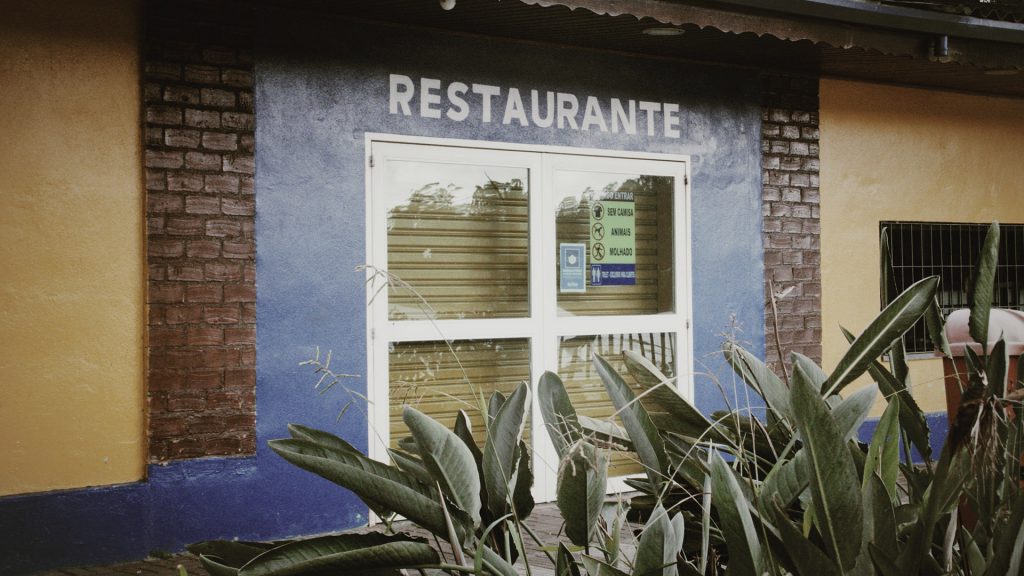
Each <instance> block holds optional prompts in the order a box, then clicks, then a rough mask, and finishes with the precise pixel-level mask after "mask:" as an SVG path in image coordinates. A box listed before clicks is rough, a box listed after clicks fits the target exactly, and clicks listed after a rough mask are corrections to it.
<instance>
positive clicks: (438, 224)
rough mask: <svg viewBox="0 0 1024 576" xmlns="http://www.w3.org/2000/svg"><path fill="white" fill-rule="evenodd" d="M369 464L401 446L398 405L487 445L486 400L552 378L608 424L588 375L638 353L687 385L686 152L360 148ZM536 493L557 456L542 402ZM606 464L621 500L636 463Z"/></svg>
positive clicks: (376, 144)
mask: <svg viewBox="0 0 1024 576" xmlns="http://www.w3.org/2000/svg"><path fill="white" fill-rule="evenodd" d="M367 140H368V141H367V151H368V158H367V166H368V177H367V246H368V248H367V263H368V267H367V279H368V284H367V286H368V288H367V298H368V307H369V315H368V326H367V342H368V350H367V352H368V358H369V361H368V364H369V371H368V380H367V381H368V398H369V400H370V410H369V425H370V455H371V456H372V457H375V458H378V459H381V460H386V459H387V453H386V448H387V447H396V446H397V445H398V441H399V440H400V439H401V438H402V437H404V436H407V433H406V430H405V427H404V426H403V425H402V421H401V413H402V408H403V407H404V406H405V405H412V406H416V407H417V408H418V409H420V410H421V411H423V412H425V413H427V414H429V415H431V416H433V417H434V418H436V419H438V420H440V421H441V422H442V423H444V424H445V425H448V426H451V425H453V423H454V419H455V416H456V414H457V412H458V411H459V410H464V411H466V413H467V414H468V415H469V417H470V420H471V422H472V423H473V429H474V434H475V435H476V437H477V439H478V440H480V441H482V440H483V437H484V432H483V419H482V415H481V414H482V413H481V407H482V403H485V402H486V400H487V398H488V397H489V396H490V395H491V393H493V392H494V391H499V392H502V393H504V394H506V395H507V394H509V393H510V392H511V391H512V390H513V389H514V388H515V387H516V386H517V385H518V384H519V382H521V381H524V380H525V381H527V382H529V383H530V384H531V388H532V387H533V386H534V385H535V384H536V382H537V379H538V378H539V377H540V375H541V374H542V373H543V372H544V371H545V370H550V371H553V372H556V373H558V374H559V375H560V376H561V377H562V379H563V381H564V382H565V385H566V388H567V390H568V392H569V395H570V397H571V398H572V400H573V403H574V405H575V407H576V410H577V411H578V412H579V413H580V414H584V415H587V416H591V417H594V418H610V417H611V416H612V414H613V412H614V408H613V407H612V404H611V401H610V399H609V398H608V396H607V394H606V393H605V392H604V387H603V385H602V384H601V381H600V379H599V378H598V377H597V374H596V372H595V371H594V369H593V366H592V364H591V361H590V359H591V355H592V354H593V353H599V354H602V355H604V356H605V357H607V358H608V359H609V360H611V361H612V362H613V363H615V364H617V365H619V366H621V361H620V360H619V359H620V357H621V352H622V351H623V350H627V349H628V350H634V351H636V352H638V353H641V354H643V355H644V356H646V357H647V358H648V359H650V360H651V361H653V362H655V364H656V365H658V366H659V367H661V368H662V370H663V371H664V372H665V373H666V374H669V375H672V376H675V377H677V384H678V386H679V389H680V391H681V392H683V393H684V394H686V395H690V394H691V392H692V390H691V388H692V380H691V374H692V370H691V368H690V366H691V364H690V363H691V351H690V335H689V322H688V319H689V317H690V267H689V266H690V265H689V223H688V213H689V190H688V162H687V159H686V158H682V157H674V156H658V155H638V154H629V153H613V152H604V151H579V150H576V149H563V148H552V147H518V146H509V145H499V144H494V143H481V142H466V141H449V140H432V139H404V140H403V141H396V137H394V136H386V135H370V136H368V137H367ZM532 405H533V411H532V414H531V416H530V418H531V422H530V426H529V428H528V431H527V442H528V444H529V446H530V447H531V449H532V451H533V454H532V456H533V471H534V475H535V488H534V492H535V494H534V496H535V498H536V499H538V500H539V501H547V500H552V499H554V495H555V494H554V490H555V478H556V471H557V465H558V462H557V457H556V455H555V452H554V449H553V447H552V445H551V443H550V440H549V439H548V438H547V434H546V433H545V432H544V430H543V423H542V419H541V415H540V413H539V410H538V408H537V406H538V403H537V402H533V404H532ZM634 460H635V458H631V455H629V454H619V455H616V456H615V457H614V458H613V465H612V470H611V474H610V475H611V476H613V477H617V478H619V480H613V481H612V482H611V483H610V484H611V486H610V488H611V489H612V490H619V489H622V488H623V487H624V485H623V484H622V483H621V477H623V476H625V475H628V474H632V473H636V472H638V471H639V470H640V469H639V467H638V465H637V464H636V462H635V461H634Z"/></svg>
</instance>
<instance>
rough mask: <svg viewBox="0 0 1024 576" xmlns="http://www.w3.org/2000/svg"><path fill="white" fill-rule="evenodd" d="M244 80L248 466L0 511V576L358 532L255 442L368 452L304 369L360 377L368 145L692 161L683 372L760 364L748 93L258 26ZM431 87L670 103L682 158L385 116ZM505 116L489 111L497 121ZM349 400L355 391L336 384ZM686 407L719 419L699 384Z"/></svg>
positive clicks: (642, 64) (721, 84) (197, 471)
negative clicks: (318, 364) (248, 205)
mask: <svg viewBox="0 0 1024 576" xmlns="http://www.w3.org/2000/svg"><path fill="white" fill-rule="evenodd" d="M262 20H263V22H264V23H265V24H264V25H265V30H263V31H262V32H261V36H260V38H261V42H262V43H263V45H262V47H261V49H260V51H259V53H258V55H257V66H256V84H257V86H256V112H257V133H256V148H257V159H256V162H257V166H256V171H257V177H256V201H257V226H256V234H257V242H256V244H257V291H258V302H257V384H256V385H257V394H256V398H257V445H258V452H257V454H256V456H254V457H250V458H234V459H225V458H217V459H204V460H195V461H185V462H174V463H171V464H169V465H167V466H151V467H150V468H149V471H148V480H147V481H146V482H142V483H137V484H131V485H125V486H113V487H104V488H96V489H84V490H73V491H67V492H61V493H52V494H38V495H28V496H20V497H11V498H4V499H0V542H2V543H0V551H2V552H3V553H2V554H0V573H4V574H8V573H23V572H28V571H32V570H41V569H45V568H48V567H53V566H61V565H68V564H90V563H102V562H110V561H115V560H124V559H131V558H139V557H142V556H143V555H145V554H146V553H148V552H150V551H152V550H179V549H181V548H182V546H183V545H184V544H187V543H189V542H194V541H197V540H201V539H207V538H215V537H239V538H245V539H269V538H280V537H285V536H291V535H297V534H309V533H315V532H323V531H329V530H337V529H342V528H347V527H351V526H354V525H358V524H361V523H363V522H365V520H366V516H365V514H366V511H365V508H364V507H363V506H362V505H361V504H360V502H359V501H358V500H357V499H356V498H355V497H353V496H352V495H351V494H349V493H347V492H346V491H344V490H342V489H340V488H337V487H335V486H333V485H331V484H329V483H327V482H326V481H323V480H321V479H319V478H317V477H315V476H313V475H311V474H308V473H305V472H302V471H301V470H298V469H297V468H293V467H291V466H290V465H288V464H286V463H285V462H284V461H283V460H281V459H280V458H278V457H277V456H275V455H274V454H272V453H271V452H270V451H269V450H268V449H267V448H266V441H267V440H269V439H272V438H276V437H281V436H283V435H286V434H287V432H286V425H287V424H288V423H289V422H302V423H305V424H309V425H313V426H317V427H322V428H325V429H328V430H332V431H334V432H335V433H338V434H340V435H342V436H344V437H346V438H348V439H349V440H350V441H351V442H353V443H354V444H355V445H356V446H359V447H362V448H365V446H366V440H367V430H366V420H365V416H364V414H363V412H362V411H361V410H360V409H358V408H352V409H349V410H348V411H347V412H346V413H345V415H344V417H343V418H341V419H340V420H337V415H338V413H339V411H340V410H341V409H342V406H343V405H344V404H345V403H346V402H347V400H348V397H347V396H346V395H344V394H341V393H339V392H337V391H334V392H331V393H328V394H325V395H319V394H318V393H317V392H316V391H315V390H314V389H313V384H314V377H313V375H312V373H311V371H310V370H309V369H308V367H306V368H303V367H299V366H298V363H299V362H300V361H302V360H304V359H307V358H308V357H310V355H311V354H312V352H313V349H314V347H315V346H320V347H321V348H322V349H324V350H327V349H331V350H333V351H334V362H333V364H332V366H333V367H334V368H335V369H336V370H339V371H342V372H354V373H365V371H366V354H365V351H366V342H365V322H366V307H365V291H364V290H365V289H364V286H363V277H362V275H361V274H357V273H356V272H354V269H355V267H356V266H357V265H359V264H362V263H363V262H364V261H365V253H366V250H365V248H366V247H365V245H364V237H365V230H364V223H365V214H364V202H365V198H364V168H363V159H364V150H363V146H364V133H365V132H368V131H370V132H387V133H395V134H408V135H421V136H433V137H450V138H463V139H472V140H494V141H501V142H517V143H524V144H548V145H560V146H584V147H588V148H603V149H609V150H635V151H646V152H661V153H672V154H687V155H690V156H691V157H692V161H693V165H692V182H691V184H692V190H693V195H692V235H693V237H692V243H693V266H692V270H693V311H694V334H695V343H694V349H695V355H694V357H695V368H696V369H697V370H698V371H700V372H705V373H707V374H711V375H715V376H716V377H717V378H719V379H720V381H721V384H722V385H723V388H724V389H725V390H730V391H731V390H732V389H733V387H732V382H733V380H732V375H731V371H729V370H727V369H726V368H725V367H724V366H723V364H722V362H721V360H720V359H719V356H720V354H719V353H718V350H719V347H720V345H721V341H722V338H723V336H722V334H723V333H725V332H727V331H729V330H730V326H733V325H735V326H738V327H739V328H740V329H741V332H739V333H738V334H737V336H738V338H739V339H740V340H741V341H745V342H746V344H747V345H748V347H749V348H750V349H751V350H753V351H754V352H756V353H758V354H759V355H760V354H762V353H763V348H764V343H763V336H762V331H763V328H762V327H763V325H764V321H763V312H762V310H763V300H762V298H763V288H762V282H763V269H762V259H761V254H762V246H761V235H760V230H761V200H760V139H759V134H760V108H759V99H760V97H759V93H758V82H757V78H756V76H755V74H754V73H752V72H743V71H732V70H722V69H714V68H699V67H694V66H689V65H684V64H680V63H675V62H669V61H664V60H650V59H636V58H629V57H626V56H621V55H614V54H607V53H593V52H587V51H583V50H574V49H561V48H553V47H541V46H536V45H529V44H516V43H504V42H496V41H489V40H484V39H481V38H473V37H456V36H441V35H432V34H428V33H425V32H423V31H411V30H405V29H392V28H372V27H367V26H359V27H357V28H353V27H348V26H345V25H343V24H338V23H335V22H325V21H322V20H320V19H318V18H317V17H315V16H311V17H296V16H291V15H281V14H269V15H266V17H265V18H262ZM390 73H399V74H406V75H409V76H413V77H420V76H427V77H431V78H439V79H442V81H444V82H449V81H454V80H461V81H464V82H467V83H471V82H478V83H487V84H494V85H499V86H503V87H512V86H515V87H518V88H520V89H538V90H554V91H560V92H571V93H575V94H576V95H577V96H586V95H593V96H597V97H599V98H601V99H602V101H605V102H606V101H607V99H608V98H611V97H617V98H621V99H630V98H632V99H637V100H641V99H642V100H650V101H658V102H677V103H679V104H681V106H682V112H681V114H680V117H681V119H682V123H681V132H682V137H681V138H680V139H670V138H664V137H661V136H656V137H648V136H626V135H614V134H600V133H593V132H575V131H568V130H561V131H560V130H552V129H541V128H536V127H530V128H523V127H508V126H502V125H501V124H498V123H494V124H485V123H482V122H480V121H479V118H478V117H474V116H471V117H470V119H469V120H467V121H465V122H462V123H454V122H451V121H446V120H432V119H423V118H418V117H404V116H394V115H389V114H388V113H387V108H386V105H387V90H388V75H389V74H390ZM498 109H499V110H501V109H502V106H499V107H498ZM346 384H347V385H348V386H350V387H352V388H353V389H354V390H357V391H360V392H363V391H365V389H366V382H365V381H363V380H361V379H358V378H357V379H352V380H349V381H346ZM696 387H697V402H698V404H699V405H700V406H701V407H702V408H704V409H706V410H712V409H717V408H721V407H722V406H723V400H722V393H721V392H720V390H719V387H718V386H716V385H714V384H712V382H711V380H710V379H709V377H708V376H698V378H697V379H696Z"/></svg>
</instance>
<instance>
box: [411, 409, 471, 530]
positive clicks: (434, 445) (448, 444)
mask: <svg viewBox="0 0 1024 576" xmlns="http://www.w3.org/2000/svg"><path fill="white" fill-rule="evenodd" d="M402 420H403V421H404V422H405V425H406V426H407V427H408V428H409V431H410V432H412V437H413V438H415V439H416V444H417V445H418V446H419V447H420V457H421V458H422V459H423V466H424V467H425V468H426V469H427V471H428V472H430V476H431V477H432V478H433V479H434V481H436V482H437V483H438V484H439V485H440V486H441V491H442V492H444V494H445V495H446V496H448V499H449V500H450V501H451V502H453V503H455V505H456V506H458V507H459V509H461V510H462V511H463V512H465V513H466V514H469V517H470V518H471V519H472V521H473V526H479V525H480V475H479V472H478V471H477V468H476V460H474V459H473V453H472V452H470V451H469V448H468V447H466V444H465V443H464V442H463V441H462V440H460V439H459V437H458V436H456V435H455V433H454V432H452V431H451V430H449V429H448V428H447V427H445V426H444V425H442V424H441V423H440V422H438V421H437V420H434V419H433V418H431V417H430V416H427V415H426V414H424V413H423V412H420V411H419V410H417V409H415V408H413V407H412V406H406V407H405V410H403V411H402Z"/></svg>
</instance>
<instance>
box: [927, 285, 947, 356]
mask: <svg viewBox="0 0 1024 576" xmlns="http://www.w3.org/2000/svg"><path fill="white" fill-rule="evenodd" d="M924 321H925V327H926V328H927V329H928V337H929V338H931V341H932V346H933V347H935V349H936V350H938V351H940V352H942V354H943V355H945V356H946V358H951V357H952V356H953V350H952V349H951V348H950V347H949V339H948V338H946V330H945V326H946V321H945V319H943V317H942V307H941V306H939V299H938V298H934V299H932V303H931V306H929V307H928V311H927V312H925V314H924Z"/></svg>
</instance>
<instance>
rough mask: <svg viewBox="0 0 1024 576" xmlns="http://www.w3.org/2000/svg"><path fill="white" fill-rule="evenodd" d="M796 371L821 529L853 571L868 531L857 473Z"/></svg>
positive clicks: (795, 400) (797, 404) (795, 393)
mask: <svg viewBox="0 0 1024 576" xmlns="http://www.w3.org/2000/svg"><path fill="white" fill-rule="evenodd" d="M889 342H892V340H889ZM794 368H795V370H794V374H793V390H792V396H791V402H792V405H793V414H794V416H796V418H797V429H798V430H799V431H800V433H801V436H802V438H803V441H804V447H803V452H805V453H806V454H807V456H806V460H805V470H806V474H807V477H808V480H809V481H810V487H811V496H812V499H813V501H814V509H815V514H816V518H817V525H818V528H819V530H820V532H821V534H822V538H823V540H824V541H825V544H826V546H827V547H828V550H829V551H830V555H831V556H832V558H833V559H835V560H836V563H837V564H838V565H839V566H840V567H841V568H842V569H843V570H849V569H852V568H853V566H854V564H855V563H856V560H857V555H858V554H859V552H860V548H861V541H862V530H863V510H862V508H861V497H860V481H859V478H858V477H857V469H856V466H855V465H854V463H853V460H852V459H851V457H850V453H849V451H848V450H847V449H846V439H845V437H844V434H843V432H842V431H840V429H839V427H838V426H837V424H836V421H835V420H833V418H832V414H831V412H830V411H829V409H828V405H826V404H825V401H824V400H823V399H822V397H821V396H820V393H819V392H818V390H817V389H816V388H815V387H814V385H813V384H812V383H811V382H810V381H809V380H808V377H807V375H806V374H805V373H804V371H803V369H802V368H801V367H800V366H796V367H794Z"/></svg>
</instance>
